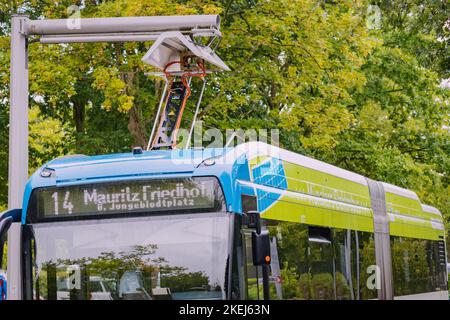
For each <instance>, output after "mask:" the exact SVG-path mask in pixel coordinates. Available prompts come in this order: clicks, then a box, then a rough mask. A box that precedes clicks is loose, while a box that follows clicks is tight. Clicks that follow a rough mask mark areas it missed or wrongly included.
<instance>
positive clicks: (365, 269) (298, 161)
mask: <svg viewBox="0 0 450 320" xmlns="http://www.w3.org/2000/svg"><path fill="white" fill-rule="evenodd" d="M0 230H1V234H0V238H1V239H2V242H1V243H2V246H3V247H4V249H3V248H2V249H1V250H0V252H2V253H3V257H2V259H0V261H2V262H3V266H2V268H3V269H5V268H6V265H7V266H8V268H7V274H8V277H7V279H8V294H10V298H14V299H36V300H48V299H49V300H52V299H55V300H80V299H81V300H88V299H108V300H116V299H119V300H120V299H121V300H126V299H140V300H158V299H272V300H274V299H302V300H310V299H337V300H357V299H448V288H447V270H446V263H447V261H446V246H445V240H444V239H445V238H444V237H445V230H444V224H443V219H442V215H441V213H440V212H439V210H437V209H436V208H433V207H431V206H427V205H425V204H422V203H421V202H420V200H419V198H418V196H417V195H416V194H415V193H414V192H412V191H409V190H406V189H403V188H400V187H396V186H393V185H390V184H387V183H383V182H379V181H373V180H371V179H368V178H366V177H363V176H361V175H359V174H356V173H353V172H349V171H346V170H343V169H341V168H338V167H335V166H332V165H329V164H326V163H324V162H321V161H317V160H314V159H312V158H309V157H305V156H302V155H299V154H296V153H293V152H290V151H287V150H283V149H281V148H278V147H274V146H271V145H268V144H265V143H262V142H248V143H243V144H240V145H238V146H236V147H232V148H205V149H183V150H176V149H175V150H154V151H147V152H142V151H141V150H138V149H136V150H134V152H131V153H124V154H112V155H101V156H84V155H72V156H66V157H62V158H58V159H55V160H53V161H50V162H48V163H47V164H45V165H44V166H43V167H41V168H40V169H39V170H37V172H35V173H34V174H33V175H32V176H31V178H30V179H29V181H28V183H27V185H26V190H25V193H24V197H23V207H22V209H20V210H11V211H7V212H5V213H3V215H2V216H1V228H0ZM8 230H9V231H8ZM255 230H256V231H255ZM7 231H8V232H7ZM6 248H7V250H6ZM6 252H7V253H6ZM261 257H262V259H263V260H262V262H261Z"/></svg>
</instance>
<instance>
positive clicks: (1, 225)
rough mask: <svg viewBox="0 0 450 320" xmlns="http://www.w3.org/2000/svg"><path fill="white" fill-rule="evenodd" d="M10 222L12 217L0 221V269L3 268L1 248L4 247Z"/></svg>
mask: <svg viewBox="0 0 450 320" xmlns="http://www.w3.org/2000/svg"><path fill="white" fill-rule="evenodd" d="M12 222H13V218H12V217H6V218H5V219H3V220H1V221H0V269H2V267H3V266H2V264H3V247H4V245H5V239H6V233H7V232H8V230H9V227H10V226H11V223H12Z"/></svg>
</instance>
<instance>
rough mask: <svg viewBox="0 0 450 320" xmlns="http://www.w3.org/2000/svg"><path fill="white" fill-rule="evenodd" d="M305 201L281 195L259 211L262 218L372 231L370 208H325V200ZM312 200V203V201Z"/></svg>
mask: <svg viewBox="0 0 450 320" xmlns="http://www.w3.org/2000/svg"><path fill="white" fill-rule="evenodd" d="M322 201H323V202H324V203H323V206H322V205H321V203H320V200H316V201H307V200H304V199H296V198H294V197H290V196H288V195H283V196H282V197H281V199H280V200H278V201H276V202H275V203H274V204H273V205H272V206H270V207H269V208H267V210H265V211H264V212H262V213H261V216H262V217H263V218H267V219H274V220H282V221H291V222H298V223H304V224H310V225H317V226H324V227H332V228H342V229H352V230H358V231H365V232H373V219H372V210H371V209H367V208H362V207H359V208H358V207H355V206H352V207H353V208H354V212H347V211H341V210H337V209H332V208H326V207H325V202H326V200H322ZM313 202H314V203H313Z"/></svg>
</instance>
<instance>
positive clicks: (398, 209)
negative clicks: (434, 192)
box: [386, 192, 429, 218]
mask: <svg viewBox="0 0 450 320" xmlns="http://www.w3.org/2000/svg"><path fill="white" fill-rule="evenodd" d="M386 209H387V211H388V212H390V213H397V214H403V215H407V216H410V217H417V218H429V216H428V215H424V212H423V210H422V205H421V204H420V201H417V200H415V199H411V198H408V197H403V196H400V195H397V194H394V193H390V192H386Z"/></svg>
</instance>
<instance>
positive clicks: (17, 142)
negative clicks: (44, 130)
mask: <svg viewBox="0 0 450 320" xmlns="http://www.w3.org/2000/svg"><path fill="white" fill-rule="evenodd" d="M27 22H28V16H25V15H13V16H12V19H11V70H10V72H11V82H10V109H9V178H8V183H9V184H8V208H9V209H16V208H22V198H23V192H24V190H25V184H26V182H27V180H28V52H27V50H28V49H27V35H26V33H27Z"/></svg>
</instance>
